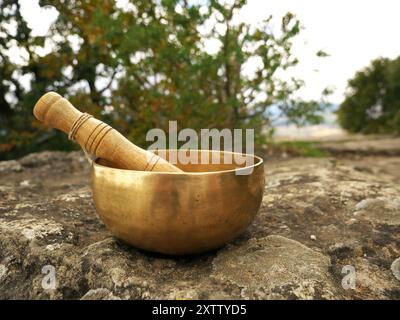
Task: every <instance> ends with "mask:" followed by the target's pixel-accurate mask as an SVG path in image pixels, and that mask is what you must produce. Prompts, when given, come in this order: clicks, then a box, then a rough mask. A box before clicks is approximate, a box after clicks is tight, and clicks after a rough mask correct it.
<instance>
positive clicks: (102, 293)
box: [0, 152, 400, 299]
mask: <svg viewBox="0 0 400 320" xmlns="http://www.w3.org/2000/svg"><path fill="white" fill-rule="evenodd" d="M361 162H362V170H360V163H361ZM399 165H400V158H396V157H391V158H390V165H387V161H386V160H385V159H384V158H379V159H377V160H374V161H366V160H365V159H364V160H362V161H361V160H360V161H355V160H351V159H344V160H342V159H302V158H295V159H288V160H284V161H273V162H268V161H267V163H266V167H265V169H266V174H267V180H266V181H267V183H266V188H265V194H264V199H263V204H262V207H261V209H260V212H259V214H258V216H257V217H256V219H255V221H254V223H253V224H252V225H251V226H250V227H249V228H248V230H247V231H246V232H245V233H244V234H243V235H242V236H240V237H239V238H238V239H236V240H235V241H234V242H233V243H231V244H228V245H227V246H225V247H224V248H221V249H219V250H215V251H212V252H208V253H204V254H198V255H193V256H179V257H174V256H164V255H159V254H155V253H149V252H143V251H141V250H137V249H135V248H133V247H130V246H127V245H125V244H123V243H122V242H120V241H119V240H117V239H115V238H114V237H113V236H112V235H111V234H110V233H109V231H108V230H107V229H106V228H105V226H104V225H103V224H102V222H101V221H100V219H99V218H98V216H97V214H96V211H95V208H94V206H93V202H92V197H91V191H90V188H89V180H88V178H89V177H88V176H89V171H88V165H87V162H86V160H85V158H84V156H83V155H82V154H81V153H79V152H71V153H63V152H43V153H37V154H31V155H29V156H27V157H24V158H22V159H19V160H12V161H7V162H0V298H2V299H15V298H23V299H154V298H166V299H196V298H199V299H232V298H234V299H235V298H237V299H343V298H344V299H354V298H356V299H371V298H378V299H400V282H399V273H398V270H399V258H400V223H399V217H400V208H399V198H400V186H399V184H398V180H397V179H394V178H393V177H396V175H397V174H398V172H395V171H394V170H396V168H399ZM380 171H381V172H382V174H379V175H378V174H376V172H380ZM396 181H397V182H396ZM349 270H350V271H351V270H354V271H355V278H354V279H355V282H354V284H355V286H354V288H348V287H346V285H344V284H346V281H347V280H350V282H349V283H352V282H351V281H352V280H354V279H353V278H351V277H353V274H352V273H351V272H350V273H349Z"/></svg>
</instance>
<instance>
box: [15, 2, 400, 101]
mask: <svg viewBox="0 0 400 320" xmlns="http://www.w3.org/2000/svg"><path fill="white" fill-rule="evenodd" d="M20 2H21V5H22V9H21V11H22V15H23V16H24V17H25V19H26V20H27V21H28V24H29V26H30V27H31V28H33V30H34V32H35V34H38V35H45V34H46V32H47V30H48V28H49V26H50V24H51V23H52V22H53V21H54V19H55V18H56V16H57V13H56V11H55V10H54V9H48V10H40V8H39V7H38V4H37V1H35V0H20ZM287 11H291V12H292V13H294V14H296V15H297V17H298V18H299V19H300V21H301V22H302V24H303V26H304V28H305V29H304V30H303V32H302V35H301V36H300V37H299V39H298V40H297V41H296V45H295V48H294V52H295V54H296V55H297V56H298V57H299V58H300V61H301V63H300V65H299V66H298V67H296V70H295V73H296V74H297V75H299V76H301V77H302V78H303V79H304V80H305V81H306V84H307V87H306V88H305V90H303V92H301V96H302V97H304V98H311V99H312V98H315V99H316V98H318V97H319V96H320V93H321V91H322V90H323V89H324V88H325V87H327V86H333V87H335V88H336V90H335V92H334V94H333V95H332V96H331V99H330V100H331V102H333V103H340V102H341V101H342V99H343V94H344V92H345V87H346V83H347V80H348V79H349V78H351V77H352V76H353V75H354V73H355V72H356V71H357V70H359V69H360V68H362V67H364V66H366V65H368V64H369V62H370V61H371V60H372V59H374V58H377V57H380V56H382V57H389V58H395V57H397V56H398V55H400V41H399V34H400V17H399V15H400V1H399V0H248V4H247V5H246V7H245V8H243V10H242V11H241V13H240V16H239V17H238V19H239V20H243V21H247V22H250V23H257V22H259V21H261V20H262V19H264V18H266V17H268V16H269V15H270V14H273V15H275V16H276V17H280V16H282V14H283V13H285V12H287ZM320 49H323V50H324V51H325V52H327V53H328V54H329V55H330V56H329V57H327V58H323V59H321V58H317V57H316V56H315V53H316V52H317V51H318V50H320ZM316 70H318V71H316Z"/></svg>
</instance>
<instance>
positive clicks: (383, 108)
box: [338, 57, 400, 134]
mask: <svg viewBox="0 0 400 320" xmlns="http://www.w3.org/2000/svg"><path fill="white" fill-rule="evenodd" d="M338 119H339V123H340V125H341V126H342V127H343V128H344V129H346V130H348V131H350V132H360V133H367V134H368V133H394V134H399V133H400V57H399V58H397V59H394V60H390V59H385V58H380V59H376V60H374V61H372V63H371V65H370V66H368V67H366V68H365V69H364V70H361V71H359V72H357V73H356V75H355V76H354V78H353V79H351V80H350V81H349V83H348V93H347V95H346V98H345V100H344V102H343V103H342V104H341V105H340V108H339V110H338Z"/></svg>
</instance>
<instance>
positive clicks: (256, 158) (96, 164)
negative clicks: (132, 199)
mask: <svg viewBox="0 0 400 320" xmlns="http://www.w3.org/2000/svg"><path fill="white" fill-rule="evenodd" d="M149 151H150V152H154V151H159V152H160V151H177V152H180V151H182V152H184V151H193V152H197V153H200V154H201V153H202V152H209V153H213V152H217V153H220V154H231V155H235V154H236V155H240V156H245V157H253V158H254V160H256V161H255V163H253V164H252V165H246V166H244V167H238V168H234V169H226V170H215V171H201V172H187V171H183V172H159V171H141V170H132V169H122V168H113V167H110V166H106V165H102V164H100V163H98V162H97V161H98V160H99V159H96V160H95V161H93V162H92V165H93V166H94V167H101V168H106V169H110V170H117V171H128V172H135V173H138V174H142V175H204V174H221V173H232V172H236V171H238V170H248V169H250V168H256V167H258V166H261V165H263V163H264V160H263V158H261V157H259V156H256V155H255V154H251V153H240V152H233V151H224V150H207V149H187V150H186V149H184V150H181V149H159V150H149ZM199 165H202V163H201V162H200V163H199Z"/></svg>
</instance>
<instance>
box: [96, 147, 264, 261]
mask: <svg viewBox="0 0 400 320" xmlns="http://www.w3.org/2000/svg"><path fill="white" fill-rule="evenodd" d="M170 152H171V154H172V155H173V154H175V155H177V151H170ZM179 152H185V151H179ZM190 152H191V153H190V155H191V156H192V157H194V158H197V159H198V162H199V164H182V163H178V165H177V166H178V167H180V168H181V169H183V170H184V171H186V172H185V173H160V172H143V171H134V170H124V169H118V168H113V167H112V166H110V164H109V163H106V162H105V161H103V160H100V161H97V162H96V163H94V164H93V166H92V171H91V184H92V190H93V198H94V203H95V206H96V209H97V212H98V214H99V216H100V218H101V219H102V221H103V222H104V223H105V225H106V226H107V228H108V229H109V230H110V231H111V232H112V233H113V234H114V235H115V236H116V237H117V238H120V239H121V240H123V241H125V242H127V243H129V244H131V245H133V246H135V247H138V248H141V249H145V250H149V251H155V252H160V253H165V254H188V253H196V252H201V251H206V250H210V249H214V248H218V247H221V246H223V245H224V244H226V243H227V242H229V241H231V240H232V239H233V238H235V237H236V236H238V235H239V234H240V233H242V232H243V231H244V230H245V229H246V227H247V226H248V225H249V224H250V223H251V222H252V220H253V219H254V217H255V215H256V214H257V211H258V209H259V207H260V204H261V201H262V196H263V191H264V166H263V160H262V159H261V158H259V157H257V156H254V155H244V156H245V157H246V160H247V164H248V163H250V165H246V164H239V163H235V162H234V161H233V163H232V164H228V163H225V164H223V163H222V164H201V163H200V162H201V160H202V159H201V157H202V156H203V160H204V157H205V156H212V155H213V154H214V156H217V158H218V157H225V156H229V155H234V154H233V153H230V152H220V151H218V152H217V154H215V151H208V150H192V151H190ZM171 154H170V156H171ZM166 158H167V159H168V158H169V157H168V155H167V156H166ZM177 158H178V159H179V156H178V157H177ZM192 159H193V158H192ZM251 163H252V164H251ZM238 168H241V169H240V170H248V172H246V173H249V172H251V173H250V174H246V175H238V174H236V170H235V169H238Z"/></svg>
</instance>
